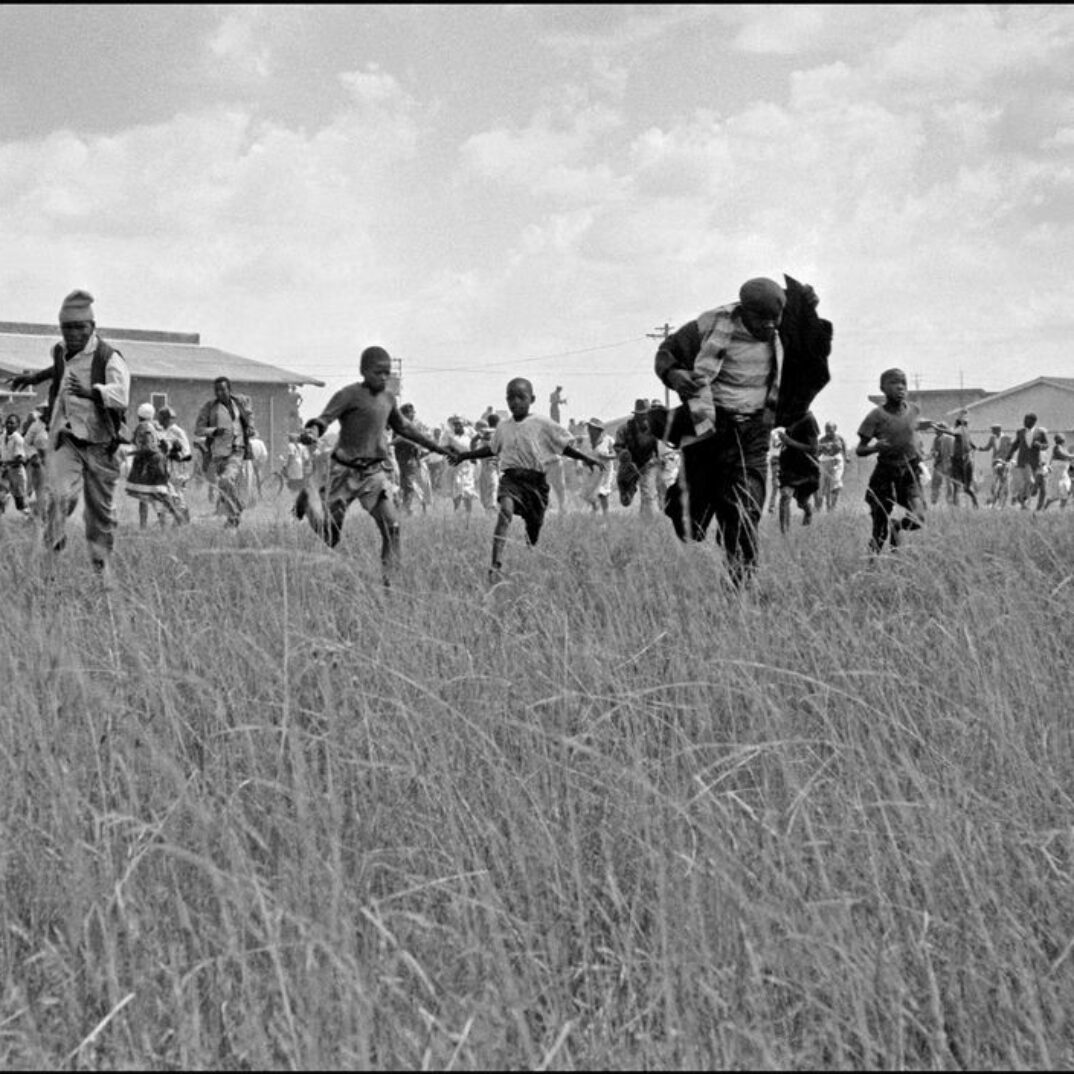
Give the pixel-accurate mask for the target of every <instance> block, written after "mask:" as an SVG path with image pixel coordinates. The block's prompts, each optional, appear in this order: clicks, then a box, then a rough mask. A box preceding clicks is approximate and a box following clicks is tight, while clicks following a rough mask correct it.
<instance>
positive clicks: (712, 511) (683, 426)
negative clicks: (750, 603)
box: [654, 276, 832, 587]
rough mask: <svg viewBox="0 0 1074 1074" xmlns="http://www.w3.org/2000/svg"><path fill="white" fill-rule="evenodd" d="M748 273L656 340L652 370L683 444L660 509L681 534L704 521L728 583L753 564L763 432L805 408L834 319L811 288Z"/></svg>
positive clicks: (822, 376)
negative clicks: (725, 295)
mask: <svg viewBox="0 0 1074 1074" xmlns="http://www.w3.org/2000/svg"><path fill="white" fill-rule="evenodd" d="M784 279H785V281H786V285H787V286H786V289H784V288H782V287H780V286H779V284H778V283H776V282H775V280H770V279H767V278H764V277H759V278H755V279H751V280H747V281H746V282H745V283H744V284H743V285H742V286H741V287H740V288H739V295H738V301H737V302H731V303H728V304H727V305H724V306H719V307H717V308H716V309H712V310H708V311H706V312H705V313H702V314H701V315H700V316H699V317H697V319H696V320H693V321H690V322H688V323H687V324H685V325H683V327H681V328H680V329H678V331H676V332H674V333H673V334H672V335H670V336H669V337H668V338H667V339H666V340H664V342H663V343H661V344H660V346H659V348H658V349H657V352H656V357H655V359H654V369H655V371H656V375H657V376H658V377H659V378H660V380H661V381H663V383H664V384H665V385H666V386H667V387H668V388H670V389H671V390H672V391H674V392H676V393H677V394H678V396H679V398H680V399H681V400H682V406H680V407H678V408H677V410H676V412H675V416H674V418H673V420H672V422H671V426H670V430H669V435H668V439H669V441H670V442H671V443H672V445H673V446H676V445H677V446H679V447H681V449H682V464H681V469H680V473H679V481H678V483H677V485H676V486H675V488H674V489H672V490H671V492H670V493H669V495H668V497H667V503H666V505H665V513H666V514H667V515H668V516H669V517H670V518H671V521H672V523H673V525H674V526H675V532H676V534H677V535H678V536H679V538H680V539H681V540H688V539H689V540H694V541H701V540H704V538H705V534H706V532H707V530H708V527H709V525H710V523H711V522H712V521H713V520H715V522H716V536H717V540H718V541H719V543H720V544H721V545H722V546H723V549H724V552H725V554H726V556H727V564H728V570H729V575H730V578H731V582H732V584H733V585H734V586H736V587H740V586H742V585H744V584H745V583H747V582H748V581H749V579H750V577H751V576H752V574H753V571H754V568H755V566H756V562H757V555H758V544H757V530H758V523H759V521H760V517H761V511H762V509H763V506H764V503H765V493H766V488H765V484H766V482H765V478H766V470H767V452H768V445H769V437H770V434H771V432H772V430H773V429H774V428H776V427H777V426H779V427H782V428H786V427H787V426H789V425H791V424H793V423H794V422H795V421H796V420H798V418H800V417H801V416H802V415H803V414H805V412H806V411H807V410H809V408H810V406H811V404H812V402H813V399H814V398H815V397H816V395H817V393H818V392H820V390H821V389H822V388H823V387H824V385H825V384H827V383H828V380H829V372H828V355H829V353H830V351H831V343H832V325H831V322H830V321H827V320H824V319H822V318H820V317H818V315H817V304H818V301H819V300H818V298H817V295H816V292H815V291H814V290H813V288H812V287H810V286H808V285H806V286H803V285H802V284H800V283H799V282H798V281H797V280H794V279H792V278H791V277H789V276H785V277H784Z"/></svg>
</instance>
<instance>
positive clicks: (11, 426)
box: [0, 414, 30, 519]
mask: <svg viewBox="0 0 1074 1074" xmlns="http://www.w3.org/2000/svg"><path fill="white" fill-rule="evenodd" d="M20 424H21V423H20V422H19V416H18V414H8V416H7V417H6V418H5V419H4V432H3V434H2V435H0V515H2V514H3V513H4V512H5V511H6V510H7V502H8V500H13V501H14V503H15V510H16V511H18V512H19V514H20V515H22V516H23V518H26V519H28V518H29V517H30V508H29V504H28V502H27V496H28V493H27V488H26V441H25V439H24V438H23V435H22V433H21V432H20V431H19V425H20Z"/></svg>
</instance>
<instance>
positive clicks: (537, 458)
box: [449, 377, 604, 584]
mask: <svg viewBox="0 0 1074 1074" xmlns="http://www.w3.org/2000/svg"><path fill="white" fill-rule="evenodd" d="M533 400H534V395H533V385H532V384H531V383H530V382H529V381H528V380H526V379H524V378H523V377H516V378H515V379H514V380H511V381H508V384H507V409H508V410H509V411H510V412H511V417H510V418H507V419H506V420H504V421H501V422H500V423H499V425H497V426H496V428H495V429H494V430H493V432H492V438H491V440H490V441H489V442H488V443H485V444H482V445H481V446H480V447H478V448H476V449H475V450H472V451H463V452H460V453H459V454H458V455H457V456H456V457H455V458H453V459H450V460H449V461H450V462H451V465H452V466H457V465H458V464H459V463H461V462H466V461H468V460H471V459H488V458H492V457H493V456H496V457H498V458H499V463H500V487H499V491H498V493H497V502H498V503H499V507H500V513H499V515H498V516H497V518H496V528H495V530H494V531H493V536H492V567H491V569H490V570H489V581H490V582H491V583H493V584H495V583H496V582H498V581H500V579H501V577H502V574H503V549H504V544H505V543H506V541H507V531H508V529H509V528H510V526H511V519H513V518H514V516H515V515H516V514H517V515H520V516H521V518H522V520H523V522H525V524H526V540H527V542H528V543H529V544H530V545H531V546H532V545H535V544H536V543H537V538H538V537H539V536H540V533H541V526H542V524H543V523H544V516H545V512H546V511H547V510H548V497H549V492H550V489H549V486H548V479H547V478H546V477H545V464H546V463H548V462H549V460H551V459H554V458H556V457H557V456H559V455H565V456H566V457H567V458H568V459H577V460H578V461H579V462H582V463H584V464H585V465H586V466H587V467H588V468H590V469H592V468H593V467H594V466H596V467H599V468H600V469H602V470H603V469H604V463H602V462H601V461H600V459H595V458H593V457H592V456H590V455H587V454H585V452H582V451H579V450H578V449H577V448H576V447H574V446H573V444H572V440H573V437H572V436H571V434H570V433H569V432H568V431H567V430H566V429H564V428H563V427H562V426H561V425H558V424H557V423H556V422H554V421H552V419H551V418H546V417H545V416H544V415H543V414H531V413H530V408H531V407H532V406H533Z"/></svg>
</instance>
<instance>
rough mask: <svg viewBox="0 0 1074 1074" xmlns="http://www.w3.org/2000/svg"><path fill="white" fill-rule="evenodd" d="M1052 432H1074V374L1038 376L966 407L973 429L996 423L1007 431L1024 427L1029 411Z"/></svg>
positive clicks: (1070, 435)
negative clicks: (1070, 375) (1073, 375)
mask: <svg viewBox="0 0 1074 1074" xmlns="http://www.w3.org/2000/svg"><path fill="white" fill-rule="evenodd" d="M1029 413H1032V414H1036V415H1037V424H1038V425H1039V426H1041V427H1042V428H1044V429H1047V430H1048V432H1050V433H1063V435H1064V436H1066V437H1067V439H1068V440H1070V439H1071V437H1072V436H1074V377H1036V378H1035V379H1033V380H1027V381H1025V382H1024V383H1023V384H1016V385H1015V386H1014V387H1013V388H1007V389H1006V390H1005V391H1002V392H994V393H993V394H992V395H989V396H988V397H987V398H985V399H982V400H980V401H979V402H976V403H972V404H971V405H970V406H968V407H966V420H967V422H968V423H969V427H970V432H980V433H987V432H988V430H989V429H990V428H991V426H993V425H1000V426H1002V427H1003V430H1004V431H1005V432H1012V431H1013V430H1015V429H1018V428H1021V425H1022V421H1023V419H1024V418H1025V416H1026V414H1029Z"/></svg>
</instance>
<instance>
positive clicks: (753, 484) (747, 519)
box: [664, 415, 772, 584]
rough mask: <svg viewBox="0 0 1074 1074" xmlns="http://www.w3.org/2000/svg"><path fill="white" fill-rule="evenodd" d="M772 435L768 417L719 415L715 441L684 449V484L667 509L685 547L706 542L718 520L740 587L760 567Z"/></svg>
mask: <svg viewBox="0 0 1074 1074" xmlns="http://www.w3.org/2000/svg"><path fill="white" fill-rule="evenodd" d="M771 431H772V423H771V420H770V419H767V418H765V417H764V416H763V415H755V416H753V417H749V418H745V419H743V420H742V421H735V420H732V419H731V418H730V417H726V416H724V415H720V420H719V421H718V422H717V429H716V432H715V434H714V435H713V436H710V437H709V438H708V439H706V440H699V441H698V442H697V443H695V444H689V445H687V446H686V447H684V448H683V449H682V466H681V469H680V471H679V480H678V483H677V484H676V485H675V487H674V488H672V489H671V490H669V492H668V497H667V502H666V504H665V506H664V511H665V514H667V515H668V516H669V517H670V518H671V521H672V523H673V525H674V526H675V532H676V534H678V537H679V539H680V540H682V541H685V540H687V539H690V540H694V541H703V540H704V539H705V534H706V533H707V532H708V528H709V524H710V523H711V522H712V521H713V520H714V519H715V521H716V539H717V541H719V543H720V545H721V546H722V547H723V549H724V551H725V553H726V554H727V563H728V567H729V569H730V572H731V579H732V581H734V582H735V583H736V584H738V583H740V582H742V581H744V580H745V578H746V577H747V576H748V575H749V574H750V573H751V572H752V570H753V567H754V566H755V564H756V562H757V529H758V526H759V524H760V521H761V511H762V509H763V507H764V501H765V477H766V474H767V471H768V440H769V436H770V434H771Z"/></svg>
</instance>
